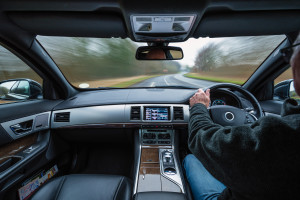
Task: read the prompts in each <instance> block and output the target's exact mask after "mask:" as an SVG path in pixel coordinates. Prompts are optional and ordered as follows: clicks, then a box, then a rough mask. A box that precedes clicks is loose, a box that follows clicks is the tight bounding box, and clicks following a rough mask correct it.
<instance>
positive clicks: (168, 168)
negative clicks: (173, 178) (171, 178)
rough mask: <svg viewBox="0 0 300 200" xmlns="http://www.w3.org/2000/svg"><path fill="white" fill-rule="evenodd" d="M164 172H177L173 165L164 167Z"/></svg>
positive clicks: (172, 173)
mask: <svg viewBox="0 0 300 200" xmlns="http://www.w3.org/2000/svg"><path fill="white" fill-rule="evenodd" d="M164 173H165V174H167V175H174V174H176V170H175V169H174V168H172V167H167V168H165V169H164Z"/></svg>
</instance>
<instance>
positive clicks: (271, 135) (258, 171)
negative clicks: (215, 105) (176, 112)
mask: <svg viewBox="0 0 300 200" xmlns="http://www.w3.org/2000/svg"><path fill="white" fill-rule="evenodd" d="M283 107H284V108H283V113H282V117H269V116H268V117H262V118H261V119H259V120H258V121H256V122H255V123H254V124H252V125H251V126H247V125H245V126H232V127H231V126H225V127H223V126H220V125H218V124H215V123H214V122H213V121H212V119H211V118H210V115H209V112H208V110H207V109H206V107H205V106H204V105H203V104H196V105H194V106H193V107H192V108H191V109H190V121H189V139H188V143H189V148H190V150H191V152H192V153H193V154H194V155H195V156H196V157H197V158H198V159H199V160H200V161H201V162H202V164H203V165H204V166H205V168H206V169H207V170H208V171H209V172H210V173H211V174H212V175H213V176H214V177H215V178H217V179H218V180H219V181H221V182H222V183H223V184H224V185H225V186H226V187H227V188H226V189H225V190H224V191H223V192H222V194H221V195H220V196H219V199H252V200H257V199H289V198H291V199H292V197H293V196H294V195H295V194H298V193H299V190H300V184H299V183H300V182H299V180H300V176H299V175H300V165H299V163H300V159H299V158H300V138H299V136H300V106H297V102H296V101H294V100H288V101H286V102H285V103H284V106H283ZM298 197H299V196H298ZM293 199H295V198H293ZM296 199H297V198H296Z"/></svg>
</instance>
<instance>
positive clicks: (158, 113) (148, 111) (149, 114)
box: [144, 107, 170, 121]
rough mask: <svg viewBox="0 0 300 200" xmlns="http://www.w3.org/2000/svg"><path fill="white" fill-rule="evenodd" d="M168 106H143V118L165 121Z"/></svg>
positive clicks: (167, 118)
mask: <svg viewBox="0 0 300 200" xmlns="http://www.w3.org/2000/svg"><path fill="white" fill-rule="evenodd" d="M169 111H170V109H169V108H168V107H145V110H144V119H145V120H149V121H165V120H169V119H170V118H169V116H170V115H169Z"/></svg>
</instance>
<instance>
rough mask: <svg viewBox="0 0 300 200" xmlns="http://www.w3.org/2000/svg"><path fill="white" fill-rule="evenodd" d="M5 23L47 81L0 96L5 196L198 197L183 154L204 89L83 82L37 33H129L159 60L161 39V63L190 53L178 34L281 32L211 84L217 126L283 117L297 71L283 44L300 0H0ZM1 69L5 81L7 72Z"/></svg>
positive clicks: (3, 29)
mask: <svg viewBox="0 0 300 200" xmlns="http://www.w3.org/2000/svg"><path fill="white" fill-rule="evenodd" d="M0 24H1V26H0V45H1V46H2V47H3V49H6V50H7V51H8V52H10V53H11V54H13V55H15V56H16V57H18V58H19V59H20V61H21V62H22V63H24V64H26V65H27V66H29V68H30V70H32V71H33V72H35V73H36V74H37V76H38V77H39V78H37V79H38V80H39V83H42V86H41V85H40V84H39V83H38V82H36V81H32V80H28V79H27V78H28V77H22V75H21V76H20V77H17V78H19V79H14V80H10V81H13V83H10V84H9V89H8V90H9V92H8V93H7V94H6V96H8V97H10V99H6V100H4V103H2V104H0V149H1V150H0V199H9V200H16V199H22V200H23V199H44V200H47V199H74V200H75V199H137V200H147V199H164V200H168V199H172V200H175V199H176V200H177V199H178V200H181V199H182V200H183V199H193V196H192V194H191V191H190V187H189V184H188V182H187V179H186V176H185V173H184V169H183V167H182V161H183V159H184V157H185V156H186V155H187V154H189V153H190V151H189V148H188V143H187V142H188V122H189V99H190V98H191V96H193V94H194V93H195V92H196V91H197V89H198V87H196V86H194V87H172V86H169V87H167V86H162V87H133V88H109V87H107V88H104V87H103V88H80V87H76V86H74V84H72V82H71V81H69V80H68V78H67V76H66V74H65V73H63V70H61V69H60V68H59V67H58V65H59V64H58V62H56V60H55V59H53V58H54V57H53V56H52V55H50V54H49V52H50V51H49V52H48V51H47V47H46V46H45V45H43V42H42V39H41V40H39V39H37V38H39V37H41V38H42V37H44V36H47V37H48V36H49V37H51V38H53V39H54V40H55V38H56V37H65V38H69V37H78V38H107V39H111V38H119V39H120V40H125V39H129V40H131V41H133V42H137V43H143V44H148V47H140V48H139V50H137V53H136V55H130V56H132V57H134V59H138V60H147V59H148V60H149V61H145V62H148V63H151V62H156V61H150V60H151V59H152V58H150V59H149V57H147V53H148V52H151V51H152V50H153V49H155V48H160V49H163V52H165V53H166V56H165V57H163V59H161V58H154V59H155V60H164V59H166V60H175V59H181V58H182V57H183V56H186V53H185V51H183V53H182V52H181V50H180V48H177V47H176V43H181V42H182V43H184V42H186V41H188V40H189V39H191V38H196V39H197V38H220V37H246V36H271V35H283V36H284V39H283V40H282V41H281V42H280V43H279V45H278V46H276V48H275V49H274V50H272V52H271V53H270V55H269V56H267V57H266V59H265V60H264V61H263V62H262V64H261V65H260V66H259V67H258V68H257V69H256V70H255V71H254V73H253V74H252V75H251V76H249V77H248V79H247V80H246V81H245V83H243V84H242V85H237V84H233V83H226V82H225V83H219V84H213V85H212V86H209V87H206V88H204V89H208V88H209V89H210V90H211V101H212V103H211V105H213V106H211V107H210V108H209V111H210V114H211V117H212V119H213V121H214V122H215V123H218V124H220V125H223V126H235V125H245V126H250V125H251V124H252V123H254V122H255V121H256V120H258V119H259V118H261V117H263V116H267V115H272V116H277V117H280V113H281V106H282V104H283V101H284V100H285V99H286V98H289V97H290V95H291V88H292V83H293V80H292V77H291V78H290V79H288V80H286V81H283V82H281V83H279V84H277V85H276V84H275V82H274V80H275V79H276V78H277V77H279V76H280V75H281V74H283V73H284V72H285V71H286V70H288V69H289V67H290V65H289V62H287V61H286V60H285V59H284V57H283V56H282V54H281V53H280V50H281V49H283V48H286V47H289V46H291V45H292V44H293V42H294V40H295V39H296V37H297V35H298V33H299V30H300V1H299V0H275V1H274V0H243V1H236V0H201V1H192V0H186V1H170V0H166V1H157V0H152V1H137V0H132V1H125V0H119V1H115V0H107V1H96V0H60V1H53V0H52V1H50V0H43V1H41V0H40V1H37V0H31V1H21V0H15V1H11V0H2V1H1V2H0ZM169 43H172V46H174V47H171V46H170V48H168V47H169V46H168V44H169ZM55 47H56V46H55V45H53V46H52V48H54V49H55ZM172 51H178V52H179V54H176V52H175V53H174V52H172ZM66 53H67V52H66ZM174 55H176V56H177V55H178V57H177V58H176V56H174ZM1 59H2V58H0V65H1ZM162 62H164V61H162ZM4 64H5V63H4ZM81 68H82V70H83V71H84V70H85V69H87V68H86V66H81ZM0 70H1V71H0V86H1V84H4V82H1V81H6V80H4V78H3V77H10V75H9V73H8V74H5V72H4V70H3V71H2V68H0ZM13 78H16V77H13ZM21 78H22V79H21ZM22 81H23V82H24V84H26V87H25V86H24V87H23V88H22V87H21V85H20V84H21V82H22ZM19 82H20V83H19ZM16 83H17V84H16ZM6 85H8V84H7V83H6ZM13 85H15V88H17V86H19V89H18V88H17V89H15V90H14V89H13V88H14V87H13ZM199 87H201V86H199ZM29 88H30V90H29ZM16 91H23V92H19V93H18V92H16ZM24 91H26V94H25V92H24ZM29 91H34V93H33V94H30V92H29ZM1 95H2V93H1V90H0V97H1ZM8 97H7V98H8ZM11 99H14V100H13V101H12V102H10V103H7V101H9V100H11ZM223 101H226V102H227V104H228V106H224V105H223V104H222V102H223ZM228 113H229V114H228ZM223 116H225V117H223ZM234 116H235V117H234Z"/></svg>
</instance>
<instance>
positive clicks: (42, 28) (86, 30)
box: [8, 12, 127, 38]
mask: <svg viewBox="0 0 300 200" xmlns="http://www.w3.org/2000/svg"><path fill="white" fill-rule="evenodd" d="M8 17H9V18H10V20H11V21H12V22H13V23H15V24H16V25H17V26H19V27H20V28H22V29H23V30H25V31H27V32H30V33H33V34H36V35H45V36H71V37H100V38H110V37H121V38H126V37H127V34H126V28H125V24H124V21H123V19H122V17H121V16H119V15H118V14H95V13H84V12H10V13H8Z"/></svg>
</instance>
